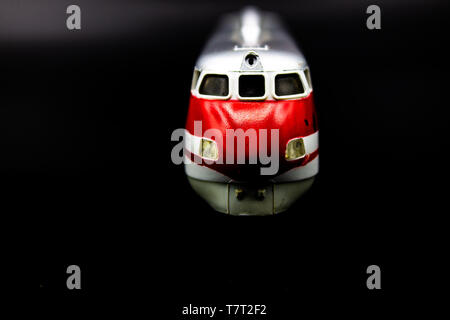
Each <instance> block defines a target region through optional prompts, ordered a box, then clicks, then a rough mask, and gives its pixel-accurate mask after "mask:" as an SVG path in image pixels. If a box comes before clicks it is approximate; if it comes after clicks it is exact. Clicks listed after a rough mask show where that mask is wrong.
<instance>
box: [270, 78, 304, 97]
mask: <svg viewBox="0 0 450 320" xmlns="http://www.w3.org/2000/svg"><path fill="white" fill-rule="evenodd" d="M304 92H305V88H304V87H303V84H302V81H301V80H300V75H299V74H298V73H286V74H278V75H276V76H275V94H276V95H277V96H280V97H282V96H292V95H297V94H302V93H304Z"/></svg>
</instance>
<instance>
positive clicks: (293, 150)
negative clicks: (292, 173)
mask: <svg viewBox="0 0 450 320" xmlns="http://www.w3.org/2000/svg"><path fill="white" fill-rule="evenodd" d="M305 154H306V152H305V143H304V142H303V139H302V138H297V139H292V140H291V141H289V142H288V143H287V145H286V154H285V157H286V160H297V159H300V158H303V157H304V156H305Z"/></svg>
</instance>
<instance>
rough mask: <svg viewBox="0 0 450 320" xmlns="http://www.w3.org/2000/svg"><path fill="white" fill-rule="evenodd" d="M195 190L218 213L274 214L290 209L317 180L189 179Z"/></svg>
mask: <svg viewBox="0 0 450 320" xmlns="http://www.w3.org/2000/svg"><path fill="white" fill-rule="evenodd" d="M187 178H188V180H189V183H190V184H191V186H192V188H193V189H194V190H195V192H197V193H198V194H199V195H200V196H201V197H202V198H203V199H205V200H206V202H207V203H208V204H209V205H210V206H211V207H212V208H213V209H214V210H216V211H219V212H223V213H226V214H231V215H273V214H276V213H280V212H283V211H285V210H287V209H288V208H289V207H290V206H292V204H293V203H294V202H295V201H297V200H298V199H299V198H300V197H301V196H302V195H303V194H304V193H305V192H306V191H308V190H309V189H310V188H311V186H312V184H313V182H314V177H312V178H308V179H304V180H300V181H292V182H283V183H274V182H263V183H259V184H254V183H252V184H248V183H238V182H229V183H224V182H212V181H204V180H198V179H195V178H192V177H189V176H188V177H187Z"/></svg>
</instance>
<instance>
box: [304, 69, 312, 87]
mask: <svg viewBox="0 0 450 320" xmlns="http://www.w3.org/2000/svg"><path fill="white" fill-rule="evenodd" d="M305 77H306V81H308V86H309V87H310V88H311V89H312V83H311V74H310V73H309V68H306V69H305Z"/></svg>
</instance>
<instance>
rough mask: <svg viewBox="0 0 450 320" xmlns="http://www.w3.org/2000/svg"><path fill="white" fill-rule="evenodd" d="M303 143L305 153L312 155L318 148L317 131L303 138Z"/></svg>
mask: <svg viewBox="0 0 450 320" xmlns="http://www.w3.org/2000/svg"><path fill="white" fill-rule="evenodd" d="M303 143H304V144H305V151H306V153H313V152H314V151H316V150H317V149H318V148H319V131H316V132H314V133H313V134H310V135H309V136H306V137H303Z"/></svg>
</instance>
